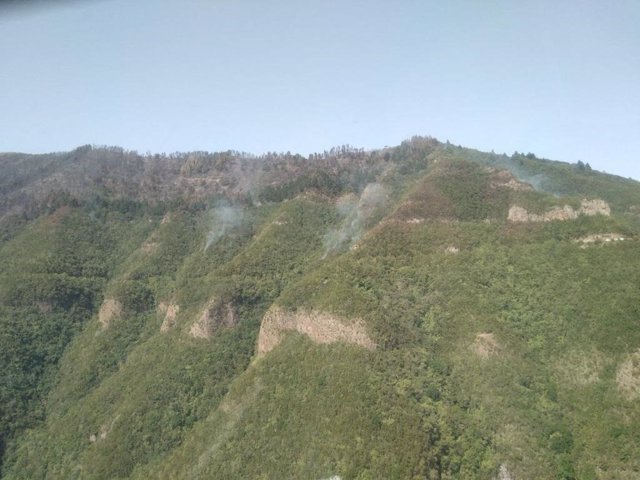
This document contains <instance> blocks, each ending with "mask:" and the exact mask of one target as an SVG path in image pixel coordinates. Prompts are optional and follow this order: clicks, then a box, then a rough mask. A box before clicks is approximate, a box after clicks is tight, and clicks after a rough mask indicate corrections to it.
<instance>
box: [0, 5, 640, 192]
mask: <svg viewBox="0 0 640 480" xmlns="http://www.w3.org/2000/svg"><path fill="white" fill-rule="evenodd" d="M21 2H22V3H23V4H29V5H31V6H30V7H28V8H21V7H16V6H15V5H19V4H21ZM2 5H3V6H2ZM11 5H14V6H11ZM46 5H48V6H46ZM639 26H640V2H638V1H637V0H616V1H612V2H603V1H601V0H592V1H577V0H566V1H562V2H558V1H557V0H555V1H547V0H535V1H534V0H531V1H517V2H516V1H513V0H475V1H471V0H467V1H465V0H447V1H446V2H443V1H431V0H395V1H389V0H366V1H360V0H346V1H345V0H304V1H302V0H297V1H294V0H270V1H268V2H267V1H264V0H136V1H135V2H134V1H131V0H95V1H91V0H84V1H80V0H78V1H73V2H71V1H68V2H60V1H52V2H44V1H40V2H35V1H33V2H29V0H21V1H18V0H13V2H3V3H1V4H0V39H1V40H0V151H20V152H30V153H40V152H51V151H65V150H70V149H73V148H75V147H77V146H79V145H83V144H95V145H117V146H121V147H124V148H126V149H131V150H137V151H139V152H140V153H145V152H152V153H161V152H166V153H170V152H174V151H188V150H208V151H219V150H228V149H233V150H240V151H245V152H250V153H255V154H260V153H264V152H267V151H277V152H286V151H291V152H297V153H301V154H305V155H306V154H308V153H311V152H315V151H322V150H325V149H329V148H331V147H332V146H336V145H343V144H350V145H352V146H355V147H361V148H365V149H373V148H380V147H384V146H386V145H388V146H392V145H397V144H399V143H400V142H401V141H402V140H404V139H407V138H410V137H411V136H413V135H425V136H434V137H436V138H438V139H439V140H441V141H446V140H449V141H451V142H452V143H454V144H456V145H458V144H460V145H463V146H466V147H471V148H478V149H480V150H485V151H491V150H494V151H495V152H496V153H503V152H505V153H507V154H511V153H513V152H514V151H519V152H524V153H528V152H532V153H535V154H536V155H537V156H538V157H545V158H551V159H554V160H562V161H567V162H577V161H578V160H581V161H583V162H585V163H589V164H590V165H591V166H592V167H593V168H594V169H598V170H604V171H607V172H609V173H614V174H617V175H621V176H624V177H632V178H635V179H639V180H640V156H639V155H638V152H639V151H640V27H639Z"/></svg>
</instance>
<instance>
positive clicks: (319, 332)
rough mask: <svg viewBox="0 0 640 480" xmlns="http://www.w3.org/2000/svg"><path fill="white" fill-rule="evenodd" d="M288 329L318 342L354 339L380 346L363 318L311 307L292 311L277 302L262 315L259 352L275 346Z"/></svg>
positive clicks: (373, 346) (355, 341) (353, 340)
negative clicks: (344, 316)
mask: <svg viewBox="0 0 640 480" xmlns="http://www.w3.org/2000/svg"><path fill="white" fill-rule="evenodd" d="M287 331H296V332H298V333H302V334H303V335H306V336H307V337H309V338H310V339H311V340H312V341H313V342H316V343H334V342H344V343H352V344H354V345H359V346H361V347H364V348H367V349H369V350H373V349H374V348H375V347H376V344H375V343H374V342H373V341H372V340H371V339H370V338H369V335H368V334H367V331H366V327H365V323H364V321H363V320H361V319H356V320H348V319H344V318H339V317H337V316H335V315H331V314H328V313H324V312H316V311H308V310H298V311H296V312H289V311H286V310H283V309H281V308H279V307H275V306H274V307H271V308H270V309H269V311H268V312H267V313H266V314H265V316H264V318H263V319H262V325H261V326H260V335H259V337H258V352H257V353H258V356H262V355H264V354H266V353H267V352H269V351H271V350H273V349H274V348H275V347H276V346H277V345H278V344H279V343H280V341H281V340H282V338H283V336H284V334H285V332H287Z"/></svg>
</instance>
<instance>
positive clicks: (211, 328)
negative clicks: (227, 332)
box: [189, 300, 238, 338]
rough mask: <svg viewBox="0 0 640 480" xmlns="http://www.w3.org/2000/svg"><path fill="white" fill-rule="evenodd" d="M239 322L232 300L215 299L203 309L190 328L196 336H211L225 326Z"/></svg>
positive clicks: (191, 333) (191, 332)
mask: <svg viewBox="0 0 640 480" xmlns="http://www.w3.org/2000/svg"><path fill="white" fill-rule="evenodd" d="M237 323H238V315H237V313H236V309H235V307H234V306H233V304H232V303H230V302H222V301H220V300H213V301H211V302H209V304H208V305H207V307H206V308H205V309H204V310H203V311H202V313H201V314H200V317H198V320H196V321H195V322H194V323H193V324H192V325H191V329H190V330H189V335H191V336H192V337H194V338H210V337H212V336H213V335H214V334H215V333H216V332H217V331H219V330H220V329H223V328H230V327H233V326H235V325H236V324H237Z"/></svg>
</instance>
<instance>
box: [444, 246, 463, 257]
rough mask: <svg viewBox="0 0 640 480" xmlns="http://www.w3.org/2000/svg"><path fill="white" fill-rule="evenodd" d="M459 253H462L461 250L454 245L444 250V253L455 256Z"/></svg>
mask: <svg viewBox="0 0 640 480" xmlns="http://www.w3.org/2000/svg"><path fill="white" fill-rule="evenodd" d="M458 252H460V249H459V248H458V247H456V246H454V245H449V246H447V247H446V248H445V249H444V253H448V254H452V255H455V254H456V253H458Z"/></svg>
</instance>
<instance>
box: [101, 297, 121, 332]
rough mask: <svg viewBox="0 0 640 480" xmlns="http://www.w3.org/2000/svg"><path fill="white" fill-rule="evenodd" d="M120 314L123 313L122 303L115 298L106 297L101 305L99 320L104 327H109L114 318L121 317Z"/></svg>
mask: <svg viewBox="0 0 640 480" xmlns="http://www.w3.org/2000/svg"><path fill="white" fill-rule="evenodd" d="M120 315H122V304H121V303H120V302H119V301H118V300H116V299H115V298H106V299H105V300H104V302H102V306H100V311H99V312H98V321H99V322H100V324H101V325H102V328H107V327H109V325H110V324H111V322H112V321H113V319H118V318H120Z"/></svg>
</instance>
